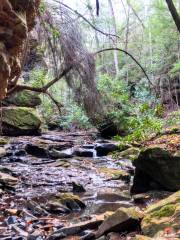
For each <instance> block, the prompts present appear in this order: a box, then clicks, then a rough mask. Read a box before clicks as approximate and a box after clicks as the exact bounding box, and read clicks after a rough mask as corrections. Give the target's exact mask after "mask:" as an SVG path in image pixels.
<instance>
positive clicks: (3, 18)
mask: <svg viewBox="0 0 180 240" xmlns="http://www.w3.org/2000/svg"><path fill="white" fill-rule="evenodd" d="M39 4H40V0H9V1H7V0H1V1H0V100H2V99H3V98H4V97H5V96H6V93H7V89H8V88H12V87H13V86H14V85H15V84H16V79H17V77H18V76H19V75H20V72H21V66H22V64H23V58H24V54H25V48H26V40H27V38H28V32H30V31H31V30H32V28H33V26H34V25H35V18H36V15H37V9H38V7H39Z"/></svg>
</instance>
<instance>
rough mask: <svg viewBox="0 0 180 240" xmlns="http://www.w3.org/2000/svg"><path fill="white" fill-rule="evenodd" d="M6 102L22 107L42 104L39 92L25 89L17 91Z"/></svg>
mask: <svg viewBox="0 0 180 240" xmlns="http://www.w3.org/2000/svg"><path fill="white" fill-rule="evenodd" d="M5 103H8V104H12V105H16V106H20V107H36V106H38V105H40V104H41V98H40V97H39V94H37V93H34V92H31V91H28V90H24V91H20V92H16V93H14V94H13V95H11V96H10V97H8V98H7V99H6V100H5Z"/></svg>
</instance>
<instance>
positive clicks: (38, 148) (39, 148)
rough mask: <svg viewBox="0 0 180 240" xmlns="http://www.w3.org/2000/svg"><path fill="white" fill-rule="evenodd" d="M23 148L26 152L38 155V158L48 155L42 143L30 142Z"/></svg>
mask: <svg viewBox="0 0 180 240" xmlns="http://www.w3.org/2000/svg"><path fill="white" fill-rule="evenodd" d="M25 150H26V152H27V153H28V154H30V155H32V156H35V157H38V158H47V157H48V151H47V149H46V147H45V146H43V145H34V144H31V143H28V144H27V145H26V146H25Z"/></svg>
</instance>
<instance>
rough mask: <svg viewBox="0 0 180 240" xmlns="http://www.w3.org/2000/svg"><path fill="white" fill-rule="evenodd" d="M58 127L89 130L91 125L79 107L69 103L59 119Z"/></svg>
mask: <svg viewBox="0 0 180 240" xmlns="http://www.w3.org/2000/svg"><path fill="white" fill-rule="evenodd" d="M58 122H59V126H60V127H62V128H63V129H67V130H71V129H89V128H91V127H92V126H91V124H90V123H89V120H88V118H87V117H86V115H85V114H84V112H83V110H82V108H81V107H79V106H77V105H76V104H75V103H73V102H71V103H69V104H68V105H67V106H66V107H65V113H64V116H63V117H59V120H58Z"/></svg>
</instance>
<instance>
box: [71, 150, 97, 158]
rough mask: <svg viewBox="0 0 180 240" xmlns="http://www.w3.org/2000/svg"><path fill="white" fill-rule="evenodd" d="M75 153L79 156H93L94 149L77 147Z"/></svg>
mask: <svg viewBox="0 0 180 240" xmlns="http://www.w3.org/2000/svg"><path fill="white" fill-rule="evenodd" d="M74 155H75V156H78V157H93V155H94V151H93V150H91V149H83V148H77V149H74Z"/></svg>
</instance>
